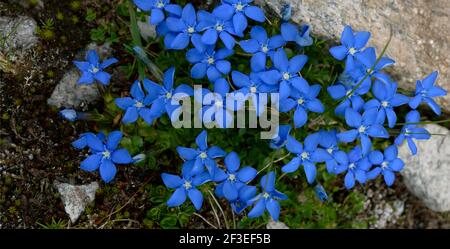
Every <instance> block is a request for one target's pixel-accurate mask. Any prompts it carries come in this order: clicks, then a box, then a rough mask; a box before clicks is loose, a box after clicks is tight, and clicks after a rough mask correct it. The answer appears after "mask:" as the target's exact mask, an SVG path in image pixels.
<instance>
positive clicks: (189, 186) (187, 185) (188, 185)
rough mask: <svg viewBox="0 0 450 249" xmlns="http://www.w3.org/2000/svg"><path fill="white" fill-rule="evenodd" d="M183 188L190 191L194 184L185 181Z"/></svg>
mask: <svg viewBox="0 0 450 249" xmlns="http://www.w3.org/2000/svg"><path fill="white" fill-rule="evenodd" d="M183 187H184V188H185V189H186V190H188V189H190V188H192V184H191V182H189V181H184V183H183Z"/></svg>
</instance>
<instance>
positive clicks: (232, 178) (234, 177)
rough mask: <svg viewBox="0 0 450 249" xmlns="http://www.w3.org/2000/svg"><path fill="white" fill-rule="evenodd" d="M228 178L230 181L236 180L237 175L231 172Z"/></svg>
mask: <svg viewBox="0 0 450 249" xmlns="http://www.w3.org/2000/svg"><path fill="white" fill-rule="evenodd" d="M228 180H230V181H234V180H236V175H235V174H230V175H229V176H228Z"/></svg>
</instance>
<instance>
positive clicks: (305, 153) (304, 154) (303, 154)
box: [300, 151, 309, 160]
mask: <svg viewBox="0 0 450 249" xmlns="http://www.w3.org/2000/svg"><path fill="white" fill-rule="evenodd" d="M300 156H301V157H302V160H305V159H308V158H309V153H308V152H306V151H304V152H302V154H300Z"/></svg>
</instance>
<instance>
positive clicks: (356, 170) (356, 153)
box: [335, 146, 372, 189]
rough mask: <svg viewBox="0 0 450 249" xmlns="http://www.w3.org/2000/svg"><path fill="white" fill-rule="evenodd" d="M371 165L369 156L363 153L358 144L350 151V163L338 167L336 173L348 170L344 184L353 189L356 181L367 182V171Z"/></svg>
mask: <svg viewBox="0 0 450 249" xmlns="http://www.w3.org/2000/svg"><path fill="white" fill-rule="evenodd" d="M371 166H372V164H371V163H370V161H369V158H368V157H367V156H365V155H363V153H362V150H361V147H359V146H356V147H355V148H353V149H352V150H351V151H350V152H349V153H348V163H347V164H341V165H339V166H338V167H336V170H335V174H341V173H343V172H347V173H346V174H345V177H344V184H345V187H346V188H347V189H351V188H353V187H354V186H355V182H356V181H358V182H359V183H361V184H364V183H365V182H366V180H367V171H368V170H369V169H370V167H371Z"/></svg>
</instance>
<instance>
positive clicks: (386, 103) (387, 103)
mask: <svg viewBox="0 0 450 249" xmlns="http://www.w3.org/2000/svg"><path fill="white" fill-rule="evenodd" d="M381 105H382V106H383V107H388V106H389V102H387V101H383V102H381Z"/></svg>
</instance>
